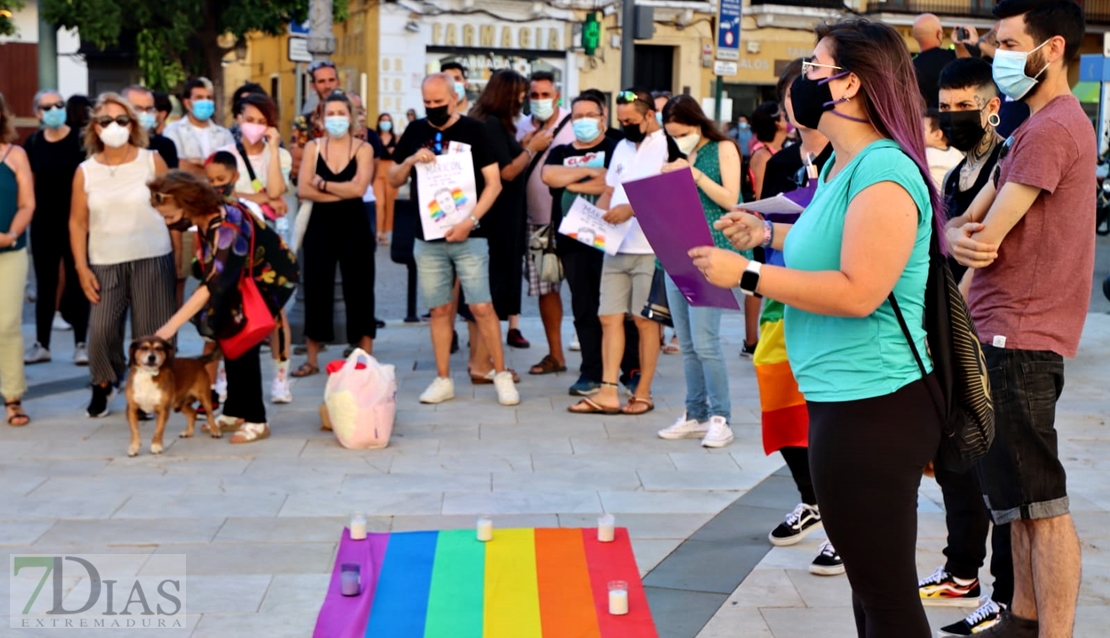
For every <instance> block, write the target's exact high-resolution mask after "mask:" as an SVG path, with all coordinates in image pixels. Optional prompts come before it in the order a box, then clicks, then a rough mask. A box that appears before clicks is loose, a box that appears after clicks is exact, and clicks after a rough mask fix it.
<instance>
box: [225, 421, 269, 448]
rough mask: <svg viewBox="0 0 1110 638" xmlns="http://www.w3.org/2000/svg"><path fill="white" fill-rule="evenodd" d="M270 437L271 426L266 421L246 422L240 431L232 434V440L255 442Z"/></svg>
mask: <svg viewBox="0 0 1110 638" xmlns="http://www.w3.org/2000/svg"><path fill="white" fill-rule="evenodd" d="M269 437H270V427H269V426H268V425H266V424H265V423H244V424H243V425H242V427H240V428H239V431H238V432H236V433H235V434H233V435H232V436H231V442H232V443H234V444H239V443H254V442H255V441H261V440H262V439H266V438H269Z"/></svg>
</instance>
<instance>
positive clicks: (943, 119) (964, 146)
mask: <svg viewBox="0 0 1110 638" xmlns="http://www.w3.org/2000/svg"><path fill="white" fill-rule="evenodd" d="M940 130H941V131H943V132H944V136H945V137H947V138H948V143H949V144H951V145H952V146H953V147H954V148H956V149H957V150H960V151H963V152H964V153H966V152H968V151H970V150H971V149H973V148H975V145H976V144H978V143H979V142H980V141H982V139H983V136H984V135H986V133H987V129H985V128H984V127H983V116H982V112H981V111H945V112H944V113H941V114H940Z"/></svg>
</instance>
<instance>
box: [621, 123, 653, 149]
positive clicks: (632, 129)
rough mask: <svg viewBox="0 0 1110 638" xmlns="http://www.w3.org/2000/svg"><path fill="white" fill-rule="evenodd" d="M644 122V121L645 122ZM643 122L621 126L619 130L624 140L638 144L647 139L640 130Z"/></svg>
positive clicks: (642, 130)
mask: <svg viewBox="0 0 1110 638" xmlns="http://www.w3.org/2000/svg"><path fill="white" fill-rule="evenodd" d="M645 121H646V120H645ZM643 125H644V123H643V122H640V123H639V124H622V125H621V130H622V131H624V138H625V139H626V140H628V141H629V142H632V143H633V144H639V143H640V142H642V141H644V138H646V137H647V133H645V132H644V129H643V128H642V127H643Z"/></svg>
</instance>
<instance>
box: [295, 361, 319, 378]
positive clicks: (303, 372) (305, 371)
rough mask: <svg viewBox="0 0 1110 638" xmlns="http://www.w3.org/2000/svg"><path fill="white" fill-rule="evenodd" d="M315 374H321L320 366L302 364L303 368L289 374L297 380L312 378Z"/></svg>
mask: <svg viewBox="0 0 1110 638" xmlns="http://www.w3.org/2000/svg"><path fill="white" fill-rule="evenodd" d="M314 374H320V366H314V365H312V364H311V363H302V364H301V367H299V368H297V369H296V370H294V371H292V372H290V373H289V376H291V377H295V378H297V379H302V378H304V377H311V376H312V375H314Z"/></svg>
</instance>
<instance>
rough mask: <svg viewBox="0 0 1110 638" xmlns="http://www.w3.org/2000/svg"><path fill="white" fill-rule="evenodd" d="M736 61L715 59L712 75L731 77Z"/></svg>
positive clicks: (735, 69) (735, 68)
mask: <svg viewBox="0 0 1110 638" xmlns="http://www.w3.org/2000/svg"><path fill="white" fill-rule="evenodd" d="M737 70H738V69H737V64H736V62H726V61H724V60H717V61H716V62H714V63H713V75H717V76H720V77H723V78H727V77H732V76H734V75H736V72H737Z"/></svg>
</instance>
